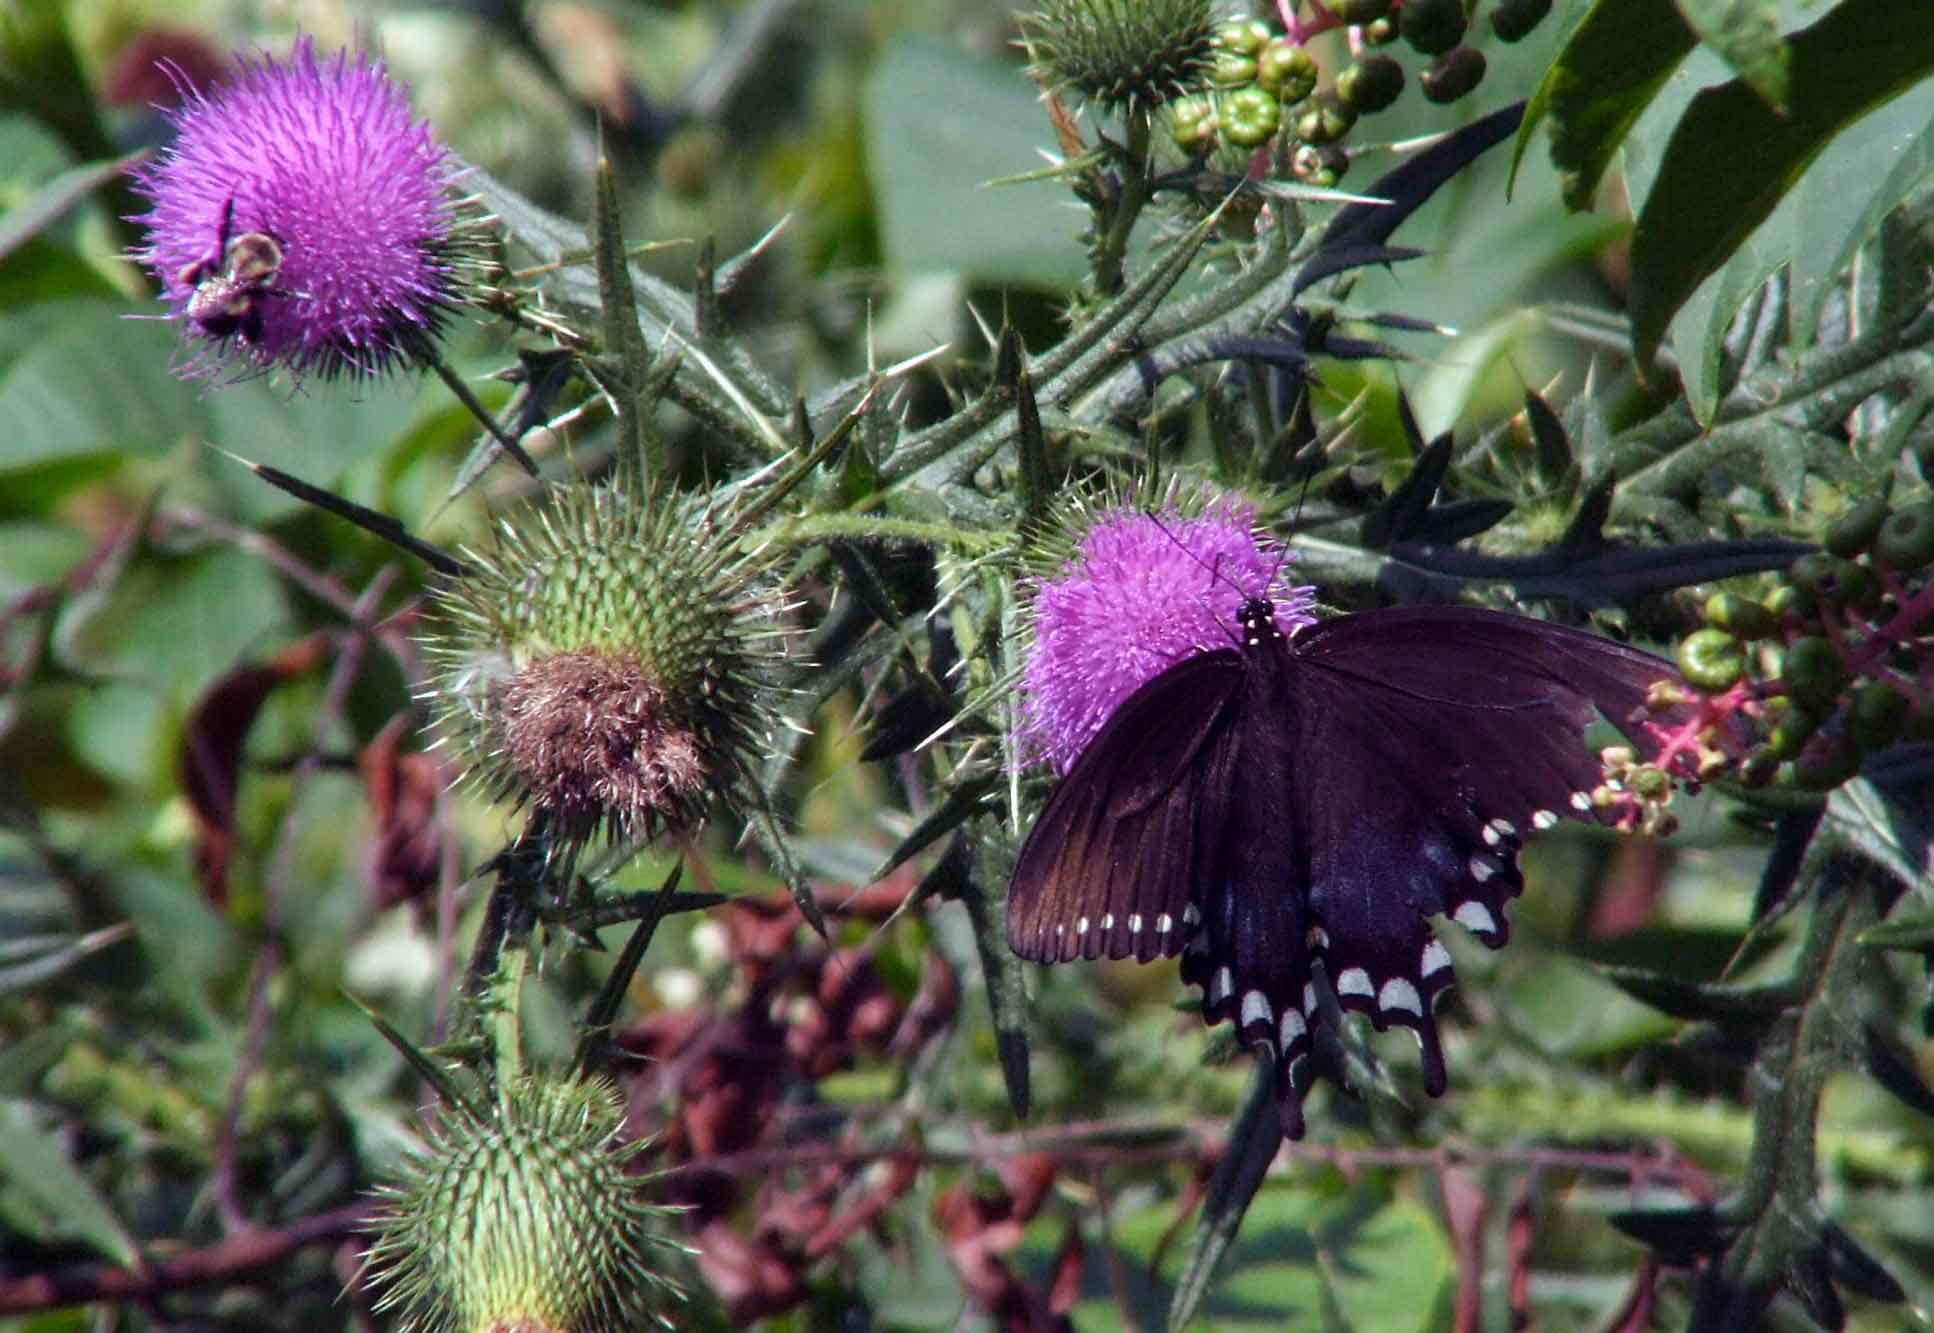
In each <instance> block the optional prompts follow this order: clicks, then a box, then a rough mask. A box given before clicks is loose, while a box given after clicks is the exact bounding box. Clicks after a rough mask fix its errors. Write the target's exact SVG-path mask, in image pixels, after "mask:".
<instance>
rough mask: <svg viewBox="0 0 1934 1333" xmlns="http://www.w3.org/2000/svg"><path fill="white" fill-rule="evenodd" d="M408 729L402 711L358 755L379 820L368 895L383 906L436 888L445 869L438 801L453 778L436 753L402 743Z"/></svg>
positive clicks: (366, 790) (379, 908) (372, 809)
mask: <svg viewBox="0 0 1934 1333" xmlns="http://www.w3.org/2000/svg"><path fill="white" fill-rule="evenodd" d="M409 730H410V719H409V717H408V715H407V714H399V715H398V716H397V717H396V718H394V719H392V720H391V722H390V723H389V725H388V726H386V727H384V728H383V729H382V730H381V731H380V732H378V733H377V734H376V739H374V740H372V741H371V742H370V743H369V744H368V745H366V746H364V747H363V749H362V752H361V753H360V754H358V755H357V756H356V768H357V770H358V771H359V772H361V774H362V778H363V795H364V797H365V798H366V799H367V800H368V801H369V808H370V813H371V814H372V815H373V816H374V817H375V821H376V835H375V839H374V845H373V846H372V847H371V849H370V856H369V898H370V906H371V907H372V908H374V909H375V910H376V911H379V912H380V911H382V910H384V909H385V908H389V907H394V906H395V905H396V904H398V903H403V902H411V901H414V900H416V899H418V898H421V897H423V896H425V895H427V894H430V893H432V892H434V891H435V889H436V886H437V880H438V877H439V876H440V874H441V873H442V866H443V850H444V842H445V830H444V828H443V826H442V825H441V824H440V823H438V821H437V817H436V804H437V795H438V793H440V792H441V791H442V790H443V789H444V788H445V787H447V786H448V785H449V778H448V776H447V774H446V773H445V771H444V769H443V767H442V765H440V764H438V763H437V761H436V758H435V757H434V756H433V755H428V754H424V753H422V752H421V751H408V752H406V751H404V750H403V749H401V748H400V747H401V743H402V740H403V737H404V736H405V735H407V734H408V733H409Z"/></svg>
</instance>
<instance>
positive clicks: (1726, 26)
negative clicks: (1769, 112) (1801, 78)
mask: <svg viewBox="0 0 1934 1333" xmlns="http://www.w3.org/2000/svg"><path fill="white" fill-rule="evenodd" d="M1675 3H1677V5H1678V6H1679V13H1680V15H1681V16H1683V17H1684V19H1685V21H1686V22H1687V23H1688V24H1690V25H1691V26H1692V30H1693V31H1694V32H1696V33H1698V34H1699V40H1700V41H1702V42H1704V43H1705V44H1706V45H1707V46H1710V47H1711V48H1712V49H1713V50H1715V51H1717V52H1718V53H1719V54H1720V56H1721V57H1723V58H1724V60H1725V62H1726V63H1727V64H1728V65H1731V66H1732V67H1733V69H1734V70H1735V71H1736V72H1737V73H1738V75H1739V77H1740V78H1741V79H1743V80H1744V81H1745V82H1746V84H1747V86H1749V87H1750V88H1752V90H1753V91H1754V92H1756V93H1758V94H1759V95H1760V97H1761V98H1762V99H1764V100H1765V102H1766V104H1767V105H1768V106H1770V107H1772V108H1773V109H1775V110H1784V109H1785V106H1786V90H1787V85H1788V69H1787V55H1786V43H1785V42H1783V41H1782V40H1781V39H1780V22H1779V19H1780V15H1779V6H1778V5H1777V4H1775V3H1773V0H1675Z"/></svg>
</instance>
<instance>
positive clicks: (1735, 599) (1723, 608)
mask: <svg viewBox="0 0 1934 1333" xmlns="http://www.w3.org/2000/svg"><path fill="white" fill-rule="evenodd" d="M1706 623H1707V624H1709V625H1715V626H1717V627H1718V628H1720V629H1723V630H1725V631H1726V632H1727V633H1728V634H1731V635H1732V636H1733V637H1734V638H1737V639H1746V640H1749V641H1750V640H1753V639H1764V638H1768V637H1770V636H1771V635H1772V634H1773V633H1774V632H1775V631H1777V630H1778V629H1779V627H1780V622H1779V617H1777V616H1775V615H1774V614H1773V613H1772V611H1771V610H1769V609H1768V608H1766V607H1764V606H1762V605H1760V604H1759V603H1758V602H1755V601H1754V600H1753V599H1752V598H1750V597H1741V596H1740V595H1739V594H1737V593H1730V592H1716V593H1714V594H1713V595H1712V596H1711V597H1708V598H1707V599H1706Z"/></svg>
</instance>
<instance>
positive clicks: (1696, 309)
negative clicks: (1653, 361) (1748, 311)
mask: <svg viewBox="0 0 1934 1333" xmlns="http://www.w3.org/2000/svg"><path fill="white" fill-rule="evenodd" d="M1778 221H1780V219H1779V218H1778V217H1777V216H1776V217H1774V218H1769V219H1768V220H1767V224H1766V226H1764V227H1761V228H1760V229H1759V230H1758V231H1756V232H1754V233H1753V234H1752V236H1750V237H1749V238H1747V240H1746V242H1745V244H1743V245H1741V246H1740V247H1739V249H1738V250H1736V251H1734V252H1733V256H1732V258H1731V259H1729V260H1727V261H1726V264H1725V267H1724V268H1722V269H1720V270H1719V272H1717V273H1715V274H1713V275H1712V276H1711V277H1710V278H1707V279H1706V280H1705V281H1704V282H1702V283H1700V284H1699V289H1698V290H1697V291H1695V292H1694V293H1693V294H1692V295H1691V296H1690V297H1688V298H1687V300H1686V303H1685V304H1684V305H1683V306H1681V307H1680V308H1679V313H1678V314H1676V315H1674V316H1673V317H1672V350H1673V352H1674V353H1675V354H1676V355H1677V356H1678V358H1679V383H1680V387H1681V388H1682V389H1683V390H1684V392H1685V396H1686V401H1687V402H1688V403H1689V404H1691V406H1692V414H1693V415H1694V416H1695V417H1697V418H1698V419H1699V424H1700V425H1702V426H1710V425H1711V424H1712V420H1713V417H1714V415H1715V414H1716V413H1717V412H1718V410H1719V399H1720V396H1721V395H1722V394H1723V393H1724V392H1725V390H1726V388H1727V386H1726V385H1725V384H1723V383H1721V382H1720V372H1721V364H1720V363H1721V359H1722V357H1723V355H1724V350H1725V340H1726V330H1727V329H1728V328H1730V327H1731V325H1732V322H1733V318H1734V316H1736V315H1737V314H1738V313H1739V310H1740V307H1741V306H1743V305H1744V304H1745V303H1746V298H1747V297H1749V296H1751V295H1752V294H1753V293H1754V292H1756V291H1758V290H1759V288H1760V287H1761V285H1763V284H1764V283H1765V281H1766V280H1767V279H1768V278H1770V277H1771V276H1772V275H1773V274H1774V272H1775V271H1776V270H1778V268H1779V267H1780V265H1782V264H1784V263H1785V262H1786V260H1787V256H1788V255H1789V254H1790V253H1791V251H1790V250H1789V249H1788V248H1786V247H1784V246H1782V245H1781V244H1780V243H1779V241H1778V240H1777V239H1775V237H1774V236H1773V235H1771V234H1769V233H1770V232H1771V231H1772V230H1773V229H1774V225H1775V223H1777V222H1778ZM1802 471H1804V468H1802ZM1784 498H1785V497H1784V496H1782V499H1783V500H1784Z"/></svg>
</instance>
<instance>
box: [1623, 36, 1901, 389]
mask: <svg viewBox="0 0 1934 1333" xmlns="http://www.w3.org/2000/svg"><path fill="white" fill-rule="evenodd" d="M1790 46H1791V50H1792V70H1793V80H1792V93H1791V99H1790V110H1789V112H1788V114H1787V115H1785V116H1783V117H1782V116H1780V115H1777V114H1775V113H1774V112H1773V111H1772V110H1771V109H1770V108H1768V107H1767V105H1766V103H1765V102H1763V101H1761V100H1760V98H1759V96H1758V94H1756V93H1755V92H1754V91H1753V90H1752V89H1751V88H1749V87H1748V86H1747V85H1746V84H1745V83H1744V82H1742V81H1739V80H1734V81H1733V82H1731V83H1728V84H1725V85H1723V86H1721V87H1718V88H1708V89H1706V90H1704V91H1703V92H1701V93H1699V94H1698V96H1696V97H1694V98H1693V99H1692V104H1691V106H1690V107H1689V108H1688V109H1687V111H1686V114H1685V116H1684V117H1683V118H1682V119H1681V120H1680V121H1679V124H1678V126H1677V128H1676V129H1675V130H1674V131H1673V134H1672V139H1671V141H1670V143H1668V144H1667V146H1666V151H1665V157H1664V160H1663V161H1662V162H1661V163H1660V165H1659V173H1658V177H1657V178H1656V179H1655V180H1654V182H1653V184H1652V189H1651V192H1650V193H1649V194H1648V195H1647V196H1646V200H1645V206H1644V208H1643V209H1642V210H1641V212H1640V213H1639V217H1638V222H1637V225H1636V226H1635V227H1634V229H1633V233H1632V326H1633V327H1632V342H1633V349H1634V351H1635V353H1636V355H1637V357H1638V359H1639V361H1640V362H1641V363H1642V364H1650V362H1651V360H1652V356H1653V353H1654V352H1655V351H1656V350H1657V349H1658V345H1659V341H1660V339H1661V338H1662V337H1663V336H1664V333H1665V330H1666V326H1667V324H1668V323H1669V322H1670V321H1671V319H1672V317H1673V315H1674V314H1676V313H1677V312H1678V310H1679V307H1680V306H1681V305H1683V304H1684V303H1685V301H1686V298H1687V297H1689V296H1691V295H1692V293H1693V292H1694V290H1696V289H1697V287H1698V286H1699V284H1700V283H1701V282H1702V281H1704V280H1705V278H1706V277H1707V276H1708V275H1709V274H1711V273H1714V272H1716V271H1717V270H1718V269H1719V267H1720V266H1721V265H1722V264H1724V263H1725V261H1726V260H1727V258H1728V257H1729V256H1731V255H1732V253H1733V252H1734V251H1735V250H1736V249H1737V248H1738V247H1739V245H1740V243H1741V242H1742V241H1744V240H1745V239H1746V237H1747V236H1749V235H1750V234H1751V233H1752V231H1753V229H1754V228H1755V227H1757V226H1758V225H1759V224H1760V223H1761V222H1762V221H1764V220H1765V218H1766V217H1767V215H1768V214H1770V213H1771V212H1772V211H1773V209H1774V207H1775V206H1776V205H1777V204H1778V203H1779V201H1780V199H1781V197H1782V196H1783V195H1784V194H1785V193H1786V192H1787V191H1788V190H1789V189H1790V188H1791V187H1792V186H1793V184H1794V182H1796V181H1797V180H1798V179H1799V178H1800V175H1801V173H1802V172H1803V171H1804V170H1805V169H1806V167H1807V165H1808V164H1809V163H1810V162H1812V161H1813V159H1814V158H1815V157H1816V156H1817V155H1818V154H1819V153H1820V151H1821V150H1822V149H1824V148H1825V147H1826V146H1827V144H1828V143H1829V142H1831V141H1832V140H1833V138H1834V136H1836V135H1837V134H1839V133H1840V131H1841V130H1842V129H1844V128H1846V126H1847V125H1849V124H1851V123H1852V122H1853V121H1855V120H1857V119H1858V118H1859V117H1861V116H1862V115H1864V114H1866V113H1867V112H1868V111H1870V110H1872V109H1873V108H1874V107H1876V106H1879V105H1880V104H1882V103H1883V102H1886V101H1888V100H1889V99H1891V98H1892V97H1894V96H1897V95H1898V94H1899V93H1901V92H1903V91H1904V90H1906V89H1907V88H1908V87H1910V86H1911V85H1912V84H1913V83H1915V82H1916V81H1917V80H1919V79H1920V78H1922V77H1924V76H1925V75H1927V74H1928V73H1929V72H1934V24H1930V23H1929V22H1928V21H1927V15H1926V13H1925V12H1924V11H1922V10H1919V9H1917V8H1916V7H1912V6H1902V5H1898V4H1895V3H1893V0H1847V2H1846V3H1843V4H1841V5H1839V6H1838V7H1836V8H1835V9H1833V10H1832V11H1830V12H1829V13H1828V14H1827V15H1826V16H1825V17H1824V18H1822V19H1821V20H1820V21H1819V22H1818V23H1815V24H1814V25H1813V26H1812V27H1810V28H1807V29H1805V30H1804V31H1802V32H1800V33H1797V34H1795V35H1794V36H1793V38H1792V39H1791V42H1790Z"/></svg>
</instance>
